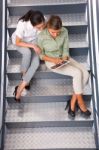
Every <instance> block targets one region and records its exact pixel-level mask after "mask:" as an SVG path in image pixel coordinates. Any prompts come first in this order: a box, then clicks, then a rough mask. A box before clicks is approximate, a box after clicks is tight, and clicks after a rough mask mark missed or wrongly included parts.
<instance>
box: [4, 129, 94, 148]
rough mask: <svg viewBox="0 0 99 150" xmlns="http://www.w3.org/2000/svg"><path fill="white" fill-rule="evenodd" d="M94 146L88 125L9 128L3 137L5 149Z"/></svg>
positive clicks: (91, 132) (92, 135)
mask: <svg viewBox="0 0 99 150" xmlns="http://www.w3.org/2000/svg"><path fill="white" fill-rule="evenodd" d="M52 148H53V149H54V148H58V149H62V148H95V141H94V134H93V131H92V128H90V127H86V128H84V127H75V128H72V127H68V128H67V127H54V128H53V127H50V128H49V127H47V128H21V129H10V130H8V133H7V135H6V139H5V150H6V149H7V150H8V149H13V150H14V149H16V150H17V149H20V150H21V149H22V150H23V149H32V150H33V149H43V150H44V149H46V150H47V149H52Z"/></svg>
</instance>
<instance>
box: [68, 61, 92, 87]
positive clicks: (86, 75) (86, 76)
mask: <svg viewBox="0 0 99 150" xmlns="http://www.w3.org/2000/svg"><path fill="white" fill-rule="evenodd" d="M70 61H71V65H73V66H75V67H76V68H78V69H80V70H81V72H82V79H83V80H82V81H83V82H82V83H83V88H84V86H85V85H86V83H87V82H88V79H89V73H88V71H87V69H86V68H85V67H84V66H83V65H82V64H81V63H79V62H77V61H76V60H74V59H72V58H70Z"/></svg>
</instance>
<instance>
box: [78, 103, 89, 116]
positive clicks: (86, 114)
mask: <svg viewBox="0 0 99 150" xmlns="http://www.w3.org/2000/svg"><path fill="white" fill-rule="evenodd" d="M78 109H80V111H81V114H82V115H83V116H84V117H90V115H91V112H90V111H89V110H88V109H87V110H86V111H83V110H82V109H81V108H80V106H79V105H78Z"/></svg>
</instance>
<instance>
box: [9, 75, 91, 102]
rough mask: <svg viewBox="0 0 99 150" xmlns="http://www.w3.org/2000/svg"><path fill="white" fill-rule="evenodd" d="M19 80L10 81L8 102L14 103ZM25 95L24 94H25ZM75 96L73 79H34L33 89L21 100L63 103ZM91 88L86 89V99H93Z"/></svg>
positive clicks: (87, 86)
mask: <svg viewBox="0 0 99 150" xmlns="http://www.w3.org/2000/svg"><path fill="white" fill-rule="evenodd" d="M19 83H20V81H19V80H15V81H14V80H10V81H9V83H8V86H7V100H8V101H10V102H14V96H13V91H14V89H15V86H16V85H18V84H19ZM23 94H24V92H23ZM72 94H73V87H72V80H71V79H69V78H68V79H33V81H32V82H31V89H30V91H27V92H26V94H25V96H22V97H21V99H22V101H23V102H59V101H60V102H63V101H66V99H67V100H68V99H69V98H70V97H71V95H72ZM91 94H92V93H91V88H90V86H89V85H88V84H87V85H86V87H85V88H84V95H85V97H84V99H85V100H90V99H91Z"/></svg>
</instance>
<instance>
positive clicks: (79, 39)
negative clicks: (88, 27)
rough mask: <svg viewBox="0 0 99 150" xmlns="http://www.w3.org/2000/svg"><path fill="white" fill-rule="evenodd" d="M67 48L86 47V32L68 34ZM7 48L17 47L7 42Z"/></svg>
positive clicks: (87, 44) (14, 48) (13, 48)
mask: <svg viewBox="0 0 99 150" xmlns="http://www.w3.org/2000/svg"><path fill="white" fill-rule="evenodd" d="M69 39H70V43H69V48H88V46H89V43H88V41H87V39H86V34H70V35H69ZM7 49H8V50H13V51H14V50H17V47H16V46H14V45H13V44H11V43H9V45H8V48H7Z"/></svg>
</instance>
